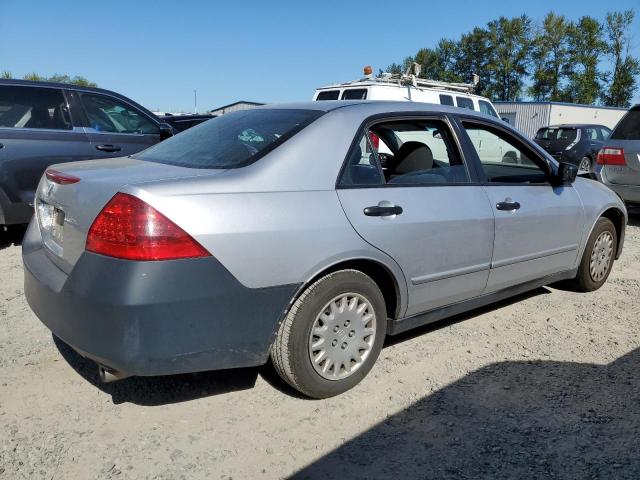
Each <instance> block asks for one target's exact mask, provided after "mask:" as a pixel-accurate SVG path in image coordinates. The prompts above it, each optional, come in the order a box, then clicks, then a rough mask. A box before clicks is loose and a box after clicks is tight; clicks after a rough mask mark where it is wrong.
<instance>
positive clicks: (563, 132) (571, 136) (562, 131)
mask: <svg viewBox="0 0 640 480" xmlns="http://www.w3.org/2000/svg"><path fill="white" fill-rule="evenodd" d="M577 135H578V132H577V130H576V129H575V128H541V129H540V130H538V133H537V134H536V139H538V140H550V141H552V142H554V141H561V142H567V143H571V142H573V141H574V140H575V139H576V136H577Z"/></svg>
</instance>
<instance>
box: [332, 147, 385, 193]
mask: <svg viewBox="0 0 640 480" xmlns="http://www.w3.org/2000/svg"><path fill="white" fill-rule="evenodd" d="M371 135H372V136H373V139H375V141H374V142H372V138H370V137H369V135H368V134H362V135H360V137H359V138H358V141H357V142H356V144H355V145H354V146H353V148H352V149H351V153H350V155H349V158H348V159H347V164H346V165H345V168H344V171H343V174H342V178H341V180H340V184H341V185H359V186H366V185H371V186H375V185H380V184H382V183H383V182H384V179H383V178H382V173H381V172H380V168H379V167H378V162H377V160H376V152H377V150H378V148H379V146H380V139H379V138H378V137H377V136H376V135H375V134H371Z"/></svg>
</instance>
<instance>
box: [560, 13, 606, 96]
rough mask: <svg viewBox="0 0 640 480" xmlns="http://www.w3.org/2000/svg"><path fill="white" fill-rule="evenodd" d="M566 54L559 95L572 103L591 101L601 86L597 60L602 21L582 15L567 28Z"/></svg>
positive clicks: (601, 45)
mask: <svg viewBox="0 0 640 480" xmlns="http://www.w3.org/2000/svg"><path fill="white" fill-rule="evenodd" d="M567 41H568V51H569V54H568V58H567V62H566V63H565V65H564V68H563V75H565V76H566V77H567V79H568V83H567V85H566V87H565V88H564V90H563V91H562V93H561V95H560V97H561V98H560V99H561V100H564V101H568V102H573V103H595V101H596V100H597V99H598V98H599V97H600V93H601V90H602V84H601V82H602V80H604V75H603V73H602V72H601V71H600V70H599V68H598V62H599V59H600V57H601V56H602V54H603V53H604V50H605V43H604V41H603V39H602V25H601V24H600V22H598V20H596V19H595V18H593V17H588V16H585V17H582V18H580V19H579V20H578V23H575V24H571V25H570V26H569V27H568V29H567Z"/></svg>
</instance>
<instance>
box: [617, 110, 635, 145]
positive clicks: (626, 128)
mask: <svg viewBox="0 0 640 480" xmlns="http://www.w3.org/2000/svg"><path fill="white" fill-rule="evenodd" d="M611 139H612V140H640V108H637V107H636V108H634V109H632V110H629V111H628V112H627V113H626V115H625V116H624V117H622V120H620V123H618V125H616V128H615V129H614V130H613V132H612V133H611Z"/></svg>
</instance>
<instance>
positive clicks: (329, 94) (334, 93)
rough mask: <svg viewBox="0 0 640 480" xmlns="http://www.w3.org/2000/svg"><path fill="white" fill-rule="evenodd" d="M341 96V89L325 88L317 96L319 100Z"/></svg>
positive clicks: (334, 98)
mask: <svg viewBox="0 0 640 480" xmlns="http://www.w3.org/2000/svg"><path fill="white" fill-rule="evenodd" d="M339 97H340V90H325V91H323V92H320V93H319V94H318V96H317V97H316V101H317V100H338V98H339Z"/></svg>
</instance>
